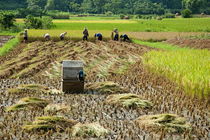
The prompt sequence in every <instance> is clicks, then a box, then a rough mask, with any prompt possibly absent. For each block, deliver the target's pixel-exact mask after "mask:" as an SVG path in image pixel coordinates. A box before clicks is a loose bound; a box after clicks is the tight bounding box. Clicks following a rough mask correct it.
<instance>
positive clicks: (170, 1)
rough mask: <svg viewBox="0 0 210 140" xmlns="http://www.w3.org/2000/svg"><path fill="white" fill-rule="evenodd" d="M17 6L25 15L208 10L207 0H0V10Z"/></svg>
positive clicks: (158, 12) (197, 11) (160, 13)
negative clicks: (61, 12) (59, 12)
mask: <svg viewBox="0 0 210 140" xmlns="http://www.w3.org/2000/svg"><path fill="white" fill-rule="evenodd" d="M18 9H19V10H20V11H21V10H22V12H25V14H26V15H28V14H34V15H39V14H43V13H45V12H47V11H50V10H59V11H65V12H71V13H90V14H104V13H106V12H112V13H113V14H158V15H162V14H165V13H169V12H170V13H177V12H180V11H181V10H183V9H189V10H191V11H192V13H206V14H210V0H126V1H125V0H7V2H5V0H0V10H18Z"/></svg>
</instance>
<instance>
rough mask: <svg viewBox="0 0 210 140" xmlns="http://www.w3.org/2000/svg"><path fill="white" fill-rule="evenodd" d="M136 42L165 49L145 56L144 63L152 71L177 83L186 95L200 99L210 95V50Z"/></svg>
mask: <svg viewBox="0 0 210 140" xmlns="http://www.w3.org/2000/svg"><path fill="white" fill-rule="evenodd" d="M135 42H136V43H138V44H142V45H146V46H151V47H154V48H161V49H163V50H162V51H151V52H149V53H147V54H145V55H144V57H143V62H144V64H145V65H146V66H148V68H149V69H150V70H151V71H153V72H155V73H157V74H160V75H164V76H166V77H168V78H169V79H171V80H172V81H175V82H176V83H177V84H178V85H179V86H181V87H183V88H184V89H185V91H186V93H190V94H192V95H198V96H200V97H204V96H209V95H210V52H209V51H208V50H198V49H189V48H179V47H178V46H172V45H169V44H165V43H160V42H158V43H151V42H142V41H135Z"/></svg>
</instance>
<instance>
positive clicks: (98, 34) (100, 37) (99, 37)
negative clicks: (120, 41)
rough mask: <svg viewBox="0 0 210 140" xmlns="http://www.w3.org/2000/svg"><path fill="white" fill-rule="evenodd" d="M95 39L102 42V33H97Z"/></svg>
mask: <svg viewBox="0 0 210 140" xmlns="http://www.w3.org/2000/svg"><path fill="white" fill-rule="evenodd" d="M95 38H98V40H100V41H102V39H103V36H102V34H101V33H97V34H95Z"/></svg>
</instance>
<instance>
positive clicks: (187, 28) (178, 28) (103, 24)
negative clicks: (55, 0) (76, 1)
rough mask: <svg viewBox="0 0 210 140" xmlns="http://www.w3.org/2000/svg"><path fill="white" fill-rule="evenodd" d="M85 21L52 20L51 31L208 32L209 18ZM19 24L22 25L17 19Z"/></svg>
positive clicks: (79, 19)
mask: <svg viewBox="0 0 210 140" xmlns="http://www.w3.org/2000/svg"><path fill="white" fill-rule="evenodd" d="M88 19H89V18H87V19H85V18H78V19H73V20H71V19H70V20H53V22H54V25H55V26H54V27H53V28H52V30H83V29H84V27H87V28H88V29H89V30H109V31H110V30H113V29H114V28H118V29H119V31H131V32H210V24H209V23H210V18H189V19H183V18H175V19H163V20H155V19H152V20H143V19H140V20H112V19H108V21H107V19H103V20H98V19H95V20H93V19H89V20H88ZM17 22H18V23H19V24H22V23H23V20H22V19H18V20H17Z"/></svg>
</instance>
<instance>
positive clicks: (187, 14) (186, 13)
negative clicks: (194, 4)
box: [181, 9, 192, 18]
mask: <svg viewBox="0 0 210 140" xmlns="http://www.w3.org/2000/svg"><path fill="white" fill-rule="evenodd" d="M181 14H182V17H183V18H190V17H191V14H192V11H190V10H189V9H184V10H183V11H182V12H181Z"/></svg>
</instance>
